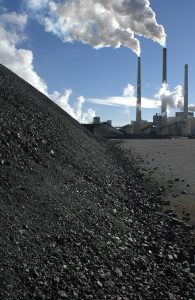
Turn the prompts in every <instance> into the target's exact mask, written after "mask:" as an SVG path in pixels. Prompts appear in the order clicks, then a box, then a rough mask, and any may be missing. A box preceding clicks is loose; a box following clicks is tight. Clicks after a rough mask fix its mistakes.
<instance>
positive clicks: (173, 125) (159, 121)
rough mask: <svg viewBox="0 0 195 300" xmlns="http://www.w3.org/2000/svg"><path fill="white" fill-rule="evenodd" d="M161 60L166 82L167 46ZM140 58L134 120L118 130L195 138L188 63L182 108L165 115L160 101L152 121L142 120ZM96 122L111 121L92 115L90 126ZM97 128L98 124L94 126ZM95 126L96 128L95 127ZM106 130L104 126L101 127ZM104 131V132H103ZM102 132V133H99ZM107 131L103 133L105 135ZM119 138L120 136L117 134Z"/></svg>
mask: <svg viewBox="0 0 195 300" xmlns="http://www.w3.org/2000/svg"><path fill="white" fill-rule="evenodd" d="M162 59H163V62H162V84H165V85H166V84H167V48H163V57H162ZM141 98H142V89H141V58H140V57H138V65H137V102H136V120H135V121H131V124H127V125H125V126H123V127H117V128H115V129H117V130H118V131H120V132H121V133H122V134H123V137H124V135H125V137H141V136H143V137H145V136H147V137H151V136H152V137H155V136H156V137H163V136H164V137H167V136H169V137H170V136H175V137H176V136H185V137H186V136H189V137H193V138H195V118H194V113H193V112H189V111H188V64H185V66H184V87H183V100H184V109H183V111H179V112H176V113H175V116H174V117H168V116H167V105H166V103H163V101H162V103H161V114H157V113H156V114H155V115H154V116H153V122H148V121H145V120H142V111H141V101H142V99H141ZM97 124H102V125H110V126H107V127H111V126H112V121H111V120H108V121H106V122H101V121H100V117H94V119H93V124H91V125H92V126H94V125H95V126H96V125H97ZM96 127H97V128H98V126H96ZM99 127H101V126H99ZM97 128H96V129H97ZM101 130H106V127H105V128H103V126H102V128H101ZM104 133H105V132H104ZM101 134H102V133H101ZM106 134H107V133H105V135H106ZM118 136H119V138H122V136H120V135H118Z"/></svg>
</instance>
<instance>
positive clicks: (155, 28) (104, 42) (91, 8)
mask: <svg viewBox="0 0 195 300" xmlns="http://www.w3.org/2000/svg"><path fill="white" fill-rule="evenodd" d="M27 6H28V7H30V8H33V9H35V8H36V9H37V10H38V8H40V9H41V8H43V7H44V8H45V9H44V10H40V12H39V13H38V12H37V16H38V20H39V21H40V22H41V23H42V24H43V25H44V26H45V30H46V31H48V32H52V33H54V34H56V35H57V36H59V37H60V38H61V39H62V40H63V41H66V42H67V41H68V42H71V41H80V42H82V43H85V44H90V45H92V46H93V47H94V48H102V47H110V46H112V47H115V48H118V47H120V46H121V45H123V46H125V47H128V48H131V49H132V50H133V51H134V52H135V53H137V54H138V55H140V43H139V41H138V39H137V38H136V37H135V34H136V35H139V36H144V37H146V38H150V39H152V40H153V41H155V42H158V43H160V44H161V45H164V44H165V40H166V34H165V31H164V28H163V27H162V25H159V24H158V23H157V21H156V16H155V13H154V11H153V10H152V9H151V8H150V2H149V1H148V0H139V1H138V0H123V1H121V0H112V1H105V0H85V1H83V0H66V1H65V0H64V1H62V2H60V3H56V1H54V0H50V1H47V0H42V1H40V4H39V1H38V0H28V1H27Z"/></svg>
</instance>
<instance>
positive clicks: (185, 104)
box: [184, 64, 188, 120]
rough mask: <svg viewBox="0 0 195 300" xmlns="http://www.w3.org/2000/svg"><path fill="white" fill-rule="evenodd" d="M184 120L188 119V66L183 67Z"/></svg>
mask: <svg viewBox="0 0 195 300" xmlns="http://www.w3.org/2000/svg"><path fill="white" fill-rule="evenodd" d="M184 119H186V120H187V119H188V65H187V64H186V65H185V66H184Z"/></svg>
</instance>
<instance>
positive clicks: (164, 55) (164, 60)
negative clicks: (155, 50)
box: [162, 48, 167, 83]
mask: <svg viewBox="0 0 195 300" xmlns="http://www.w3.org/2000/svg"><path fill="white" fill-rule="evenodd" d="M162 83H167V48H163V74H162Z"/></svg>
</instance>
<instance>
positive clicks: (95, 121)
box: [93, 117, 112, 126]
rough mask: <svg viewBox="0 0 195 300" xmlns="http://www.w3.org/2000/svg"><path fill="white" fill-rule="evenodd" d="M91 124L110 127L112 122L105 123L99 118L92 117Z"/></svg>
mask: <svg viewBox="0 0 195 300" xmlns="http://www.w3.org/2000/svg"><path fill="white" fill-rule="evenodd" d="M93 124H96V125H97V124H104V125H110V126H112V120H107V121H105V122H101V120H100V117H94V118H93Z"/></svg>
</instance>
